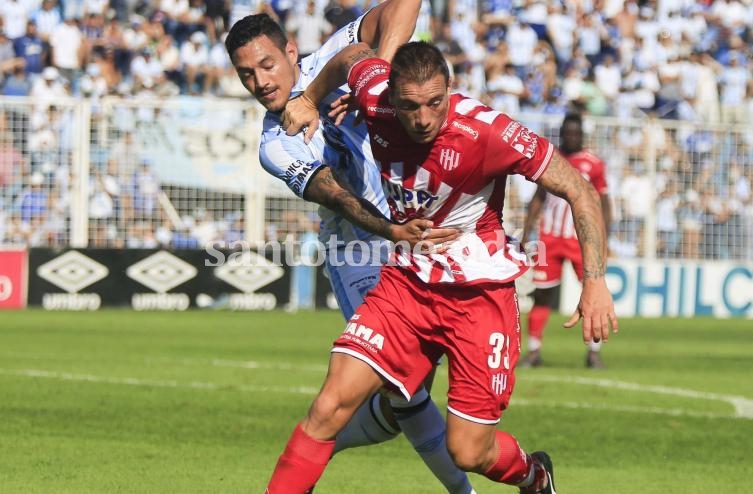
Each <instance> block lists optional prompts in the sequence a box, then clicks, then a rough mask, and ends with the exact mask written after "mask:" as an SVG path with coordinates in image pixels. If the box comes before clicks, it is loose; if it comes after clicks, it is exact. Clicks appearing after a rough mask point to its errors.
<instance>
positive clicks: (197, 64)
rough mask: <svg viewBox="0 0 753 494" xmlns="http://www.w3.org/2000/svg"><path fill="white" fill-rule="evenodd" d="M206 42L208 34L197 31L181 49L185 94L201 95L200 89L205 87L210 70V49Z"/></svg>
mask: <svg viewBox="0 0 753 494" xmlns="http://www.w3.org/2000/svg"><path fill="white" fill-rule="evenodd" d="M206 42H207V36H206V34H204V33H202V32H201V31H197V32H195V33H193V34H192V35H191V37H190V39H189V40H188V41H185V42H184V43H183V44H182V45H181V47H180V61H181V64H182V66H183V71H184V73H185V77H186V81H185V87H184V92H185V93H188V94H199V93H200V92H201V91H200V89H199V88H202V87H203V84H204V80H205V78H206V76H207V72H208V70H209V67H208V63H209V49H208V48H207V45H206Z"/></svg>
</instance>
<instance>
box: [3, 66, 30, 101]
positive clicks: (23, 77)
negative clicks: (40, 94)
mask: <svg viewBox="0 0 753 494" xmlns="http://www.w3.org/2000/svg"><path fill="white" fill-rule="evenodd" d="M30 92H31V81H29V77H28V75H27V74H26V71H24V68H23V66H22V65H18V66H16V67H15V68H14V69H13V72H12V73H11V74H9V75H8V77H7V78H6V79H5V82H4V83H3V89H2V94H3V96H28V95H29V93H30Z"/></svg>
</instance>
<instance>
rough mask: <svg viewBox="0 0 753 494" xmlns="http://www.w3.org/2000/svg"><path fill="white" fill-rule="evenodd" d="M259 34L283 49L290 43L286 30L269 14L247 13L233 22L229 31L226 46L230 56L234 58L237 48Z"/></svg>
mask: <svg viewBox="0 0 753 494" xmlns="http://www.w3.org/2000/svg"><path fill="white" fill-rule="evenodd" d="M259 36H266V37H267V38H269V39H270V40H271V41H272V43H274V44H275V45H276V46H277V47H278V48H279V49H280V50H282V51H284V50H285V45H287V43H288V38H287V36H286V35H285V31H284V30H283V29H282V27H280V25H279V24H278V23H277V22H275V21H274V20H273V19H272V18H271V17H269V15H268V14H254V15H247V16H246V17H244V18H243V19H241V20H239V21H238V22H236V23H235V24H233V27H232V28H230V32H229V33H227V38H226V39H225V48H226V49H227V53H228V55H230V58H231V59H232V58H233V54H234V53H235V50H237V49H238V48H240V47H241V46H243V45H245V44H246V43H248V42H249V41H251V40H253V39H256V38H258V37H259Z"/></svg>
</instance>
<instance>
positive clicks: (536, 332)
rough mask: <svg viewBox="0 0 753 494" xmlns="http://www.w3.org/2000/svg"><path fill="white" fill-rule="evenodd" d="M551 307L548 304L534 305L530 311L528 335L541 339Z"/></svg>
mask: <svg viewBox="0 0 753 494" xmlns="http://www.w3.org/2000/svg"><path fill="white" fill-rule="evenodd" d="M550 312H551V309H550V308H549V307H548V306H546V305H534V306H533V308H531V312H529V313H528V336H533V337H534V338H536V339H538V340H541V339H542V338H543V337H544V328H545V327H546V323H547V321H548V320H549V313H550Z"/></svg>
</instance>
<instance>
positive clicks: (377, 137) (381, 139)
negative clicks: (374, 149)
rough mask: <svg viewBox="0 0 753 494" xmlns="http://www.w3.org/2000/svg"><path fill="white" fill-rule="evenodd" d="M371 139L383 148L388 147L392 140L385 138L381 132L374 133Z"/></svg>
mask: <svg viewBox="0 0 753 494" xmlns="http://www.w3.org/2000/svg"><path fill="white" fill-rule="evenodd" d="M371 140H372V141H374V142H376V143H377V144H379V145H380V146H382V147H383V148H386V147H388V146H389V145H390V141H388V140H387V139H385V138H384V137H382V136H380V135H379V134H374V135H373V136H372V137H371Z"/></svg>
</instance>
